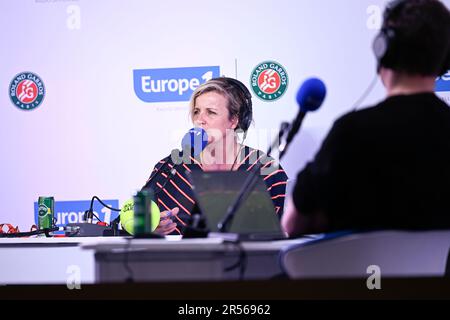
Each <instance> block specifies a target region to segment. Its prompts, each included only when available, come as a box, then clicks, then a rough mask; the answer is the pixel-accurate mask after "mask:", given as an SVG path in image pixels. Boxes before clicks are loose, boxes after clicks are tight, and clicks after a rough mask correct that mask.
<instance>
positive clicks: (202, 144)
mask: <svg viewBox="0 0 450 320" xmlns="http://www.w3.org/2000/svg"><path fill="white" fill-rule="evenodd" d="M207 145H208V134H207V133H206V131H205V130H203V129H202V128H198V127H195V128H192V129H190V130H189V131H188V132H187V133H186V134H185V135H184V137H183V140H181V148H182V150H183V151H184V150H191V151H192V153H193V156H194V157H196V156H198V155H200V153H202V151H203V150H205V148H206V146H207Z"/></svg>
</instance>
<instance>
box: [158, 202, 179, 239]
mask: <svg viewBox="0 0 450 320" xmlns="http://www.w3.org/2000/svg"><path fill="white" fill-rule="evenodd" d="M179 211H180V209H179V208H178V207H175V208H173V209H172V210H166V211H162V212H161V213H160V218H159V219H160V220H159V225H158V227H157V228H156V229H155V232H156V233H158V234H163V235H166V234H169V233H171V232H173V231H174V230H175V228H176V227H177V224H176V223H175V222H174V221H173V220H172V217H175V216H176V215H177V214H178V212H179Z"/></svg>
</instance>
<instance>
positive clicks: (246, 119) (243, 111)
mask: <svg viewBox="0 0 450 320" xmlns="http://www.w3.org/2000/svg"><path fill="white" fill-rule="evenodd" d="M220 79H223V80H224V81H225V82H226V83H227V84H229V85H231V86H232V87H234V88H235V89H236V90H237V91H239V92H241V94H240V96H242V98H243V101H244V104H243V105H241V106H240V108H239V119H238V127H237V128H238V129H242V130H243V131H244V132H247V130H248V128H249V127H250V124H251V123H252V119H253V111H252V95H251V93H250V91H249V90H248V89H247V87H246V86H245V85H244V84H243V83H242V82H241V81H239V80H237V79H233V78H228V77H221V78H220Z"/></svg>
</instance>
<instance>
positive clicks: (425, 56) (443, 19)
mask: <svg viewBox="0 0 450 320" xmlns="http://www.w3.org/2000/svg"><path fill="white" fill-rule="evenodd" d="M399 2H400V4H399V5H397V6H396V7H394V9H393V10H391V11H389V12H387V13H386V15H385V21H384V22H383V28H391V29H393V30H394V32H395V40H394V41H395V43H394V46H395V48H394V50H395V55H394V56H393V57H392V59H390V62H389V63H385V62H384V61H383V60H381V65H382V66H384V67H387V68H390V69H393V70H395V71H400V72H405V73H408V74H419V75H424V76H436V75H439V74H441V72H442V70H443V68H444V66H446V64H447V63H448V62H447V61H448V56H449V55H450V52H449V51H450V12H449V10H448V9H447V8H446V6H445V5H444V4H443V3H441V2H440V1H438V0H404V1H399Z"/></svg>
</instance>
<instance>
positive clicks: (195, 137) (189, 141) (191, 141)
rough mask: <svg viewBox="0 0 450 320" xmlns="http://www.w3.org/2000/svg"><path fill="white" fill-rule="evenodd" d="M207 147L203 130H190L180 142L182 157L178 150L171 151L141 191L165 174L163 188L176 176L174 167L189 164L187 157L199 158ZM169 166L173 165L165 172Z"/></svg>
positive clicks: (206, 136)
mask: <svg viewBox="0 0 450 320" xmlns="http://www.w3.org/2000/svg"><path fill="white" fill-rule="evenodd" d="M207 145H208V135H207V133H206V131H205V130H203V129H202V128H198V127H196V128H192V129H190V130H189V131H188V132H187V133H186V134H185V135H184V136H183V139H182V140H181V149H182V150H183V157H180V150H178V149H173V150H172V152H171V155H170V157H169V159H168V160H167V161H166V162H165V163H164V164H163V165H162V166H161V167H160V168H159V169H158V171H156V172H155V174H154V175H153V176H150V178H149V179H148V180H147V182H146V183H145V185H144V186H143V187H142V190H144V189H148V188H150V186H151V184H152V182H153V181H154V180H155V178H156V177H157V176H158V175H159V174H162V173H166V174H167V178H166V180H165V181H164V183H163V185H162V188H164V186H165V185H166V184H167V182H168V181H169V180H170V179H171V178H172V177H173V176H174V175H175V174H176V167H177V166H178V165H180V164H181V163H183V161H184V162H185V163H190V161H191V159H190V158H189V156H193V157H198V156H200V154H201V153H202V151H203V150H204V149H205V148H206V146H207ZM170 164H173V167H172V168H171V169H170V170H168V171H167V167H169V165H170ZM162 188H161V189H162ZM161 189H160V190H161ZM156 194H158V192H156V193H155V195H156Z"/></svg>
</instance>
